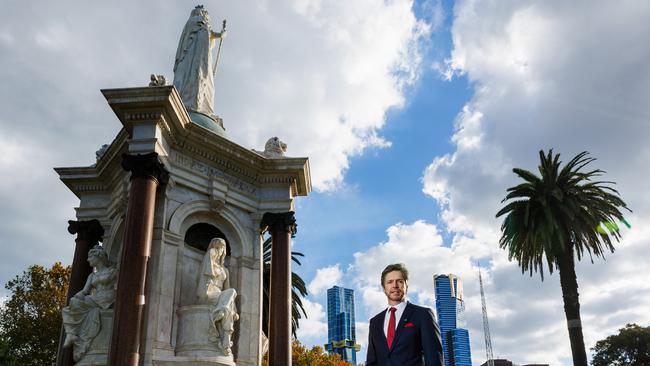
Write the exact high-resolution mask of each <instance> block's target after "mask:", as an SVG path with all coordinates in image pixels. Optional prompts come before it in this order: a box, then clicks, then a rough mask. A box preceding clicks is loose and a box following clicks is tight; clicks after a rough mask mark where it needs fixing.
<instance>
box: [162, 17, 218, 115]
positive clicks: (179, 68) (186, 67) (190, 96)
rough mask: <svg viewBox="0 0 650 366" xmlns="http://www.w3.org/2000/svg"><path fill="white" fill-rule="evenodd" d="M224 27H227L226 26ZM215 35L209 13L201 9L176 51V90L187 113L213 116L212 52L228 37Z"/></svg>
mask: <svg viewBox="0 0 650 366" xmlns="http://www.w3.org/2000/svg"><path fill="white" fill-rule="evenodd" d="M224 24H225V23H224ZM225 35H226V32H225V29H224V30H222V31H221V33H218V32H214V31H212V27H211V25H210V16H209V15H208V11H207V10H205V9H203V5H199V6H197V7H196V8H194V10H192V13H191V14H190V18H189V19H188V20H187V23H185V27H184V28H183V33H182V34H181V39H180V41H179V42H178V49H177V50H176V60H175V62H174V86H175V87H176V90H178V93H179V94H180V96H181V99H182V100H183V104H185V107H186V108H187V109H188V110H192V111H195V112H201V113H204V114H207V115H208V116H212V115H213V114H214V75H213V71H212V52H211V51H212V49H213V48H214V45H215V42H216V40H217V39H222V38H223V37H225Z"/></svg>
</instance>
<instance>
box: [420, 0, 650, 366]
mask: <svg viewBox="0 0 650 366" xmlns="http://www.w3.org/2000/svg"><path fill="white" fill-rule="evenodd" d="M576 14H580V15H579V16H576ZM454 15H455V18H454V23H453V25H452V37H453V50H452V52H451V55H450V58H449V60H448V63H447V65H448V69H447V70H446V71H447V75H463V76H465V77H466V78H467V79H468V80H469V82H470V83H471V85H472V87H473V89H474V95H473V97H472V98H471V100H469V101H468V102H467V104H466V105H465V107H464V109H463V110H462V111H461V112H460V113H459V114H458V116H457V119H456V129H455V133H454V135H453V137H452V138H451V142H452V143H453V144H454V147H455V149H454V150H453V151H452V152H451V153H449V154H447V155H443V156H437V157H434V158H433V160H432V162H431V164H430V165H429V166H428V167H427V168H426V169H425V171H424V175H423V191H424V192H425V193H426V194H428V195H429V196H431V197H432V198H433V199H435V200H436V201H437V202H438V203H439V204H440V207H441V209H442V214H441V219H442V223H443V224H444V226H445V228H446V230H448V231H449V233H450V235H451V237H452V240H453V242H454V244H453V245H456V244H457V243H463V242H474V243H476V244H475V245H476V246H477V247H479V246H483V247H486V248H489V249H487V252H494V250H495V248H496V247H497V243H498V237H499V236H498V235H499V232H498V228H499V225H500V220H497V219H496V218H495V217H494V215H495V213H496V212H497V211H498V209H499V208H500V205H501V203H500V201H501V199H502V198H503V197H504V196H505V194H506V192H505V189H506V188H507V187H510V186H512V185H514V184H516V182H517V180H516V177H515V175H514V174H513V173H512V172H511V170H512V168H513V167H521V168H525V169H528V170H531V171H533V172H536V171H537V170H536V167H537V162H538V159H539V158H538V155H537V153H538V151H539V150H540V149H549V148H554V151H555V152H560V153H561V154H562V157H563V160H564V161H565V162H566V161H568V160H569V159H570V158H571V157H572V156H574V155H575V154H576V153H578V152H580V151H583V150H588V151H590V152H591V153H592V155H593V156H595V157H597V158H598V160H597V161H596V162H595V163H594V164H593V166H594V167H598V168H601V169H604V170H605V171H607V174H606V175H605V176H604V179H606V180H614V181H616V182H617V183H618V184H617V189H619V191H620V192H621V195H622V197H623V199H624V200H625V201H626V202H627V203H628V205H629V206H630V207H631V208H632V209H633V210H634V214H633V215H629V217H628V221H629V222H631V223H632V229H631V230H626V231H625V232H624V240H623V241H622V242H621V243H619V244H618V245H617V247H618V250H617V251H616V253H614V254H610V255H608V256H607V261H606V262H604V261H602V260H599V259H595V263H594V264H591V263H590V262H589V260H588V259H587V260H585V261H583V262H582V263H580V264H578V265H577V272H578V284H579V286H580V294H581V304H582V318H583V324H584V335H585V344H586V347H587V348H590V347H593V345H594V344H595V342H596V341H597V340H598V339H602V338H604V337H606V336H607V335H609V334H613V333H614V332H616V330H617V329H618V328H621V327H623V326H624V325H625V323H628V322H637V323H641V324H647V323H648V322H649V321H650V317H649V316H648V315H647V312H643V311H641V310H640V307H639V306H637V304H640V303H645V304H647V299H648V297H650V290H649V289H648V286H647V281H646V279H645V278H644V276H643V275H642V274H641V273H642V271H639V270H636V269H638V268H641V267H642V266H643V265H645V263H647V261H648V260H649V259H650V257H649V256H648V254H647V253H645V252H641V249H640V248H641V247H643V246H646V247H647V244H648V242H650V232H648V231H647V230H646V229H645V228H643V227H642V225H641V223H642V222H646V221H647V220H648V219H649V218H650V196H648V194H647V184H646V182H645V181H644V180H643V179H639V177H641V176H646V175H648V172H649V169H648V165H647V162H648V161H649V158H650V148H649V147H648V144H647V136H650V124H649V123H648V121H649V120H650V112H649V111H648V109H647V107H646V104H647V100H648V98H649V97H650V65H649V64H648V63H647V61H646V60H647V59H648V58H649V57H650V47H648V46H647V40H646V39H645V38H646V35H647V34H648V33H649V32H650V25H649V24H648V22H647V21H646V19H647V18H648V16H650V4H647V3H640V2H623V3H617V4H613V3H610V2H606V1H598V2H593V1H588V2H587V1H577V2H572V3H570V4H569V3H565V2H558V1H547V2H534V1H512V2H499V3H497V2H489V1H474V0H466V1H460V2H458V3H457V4H456V7H455V9H454ZM453 245H452V247H453ZM517 270H518V269H517V267H516V264H513V263H509V262H508V261H507V260H506V259H504V257H503V255H495V256H492V258H491V268H490V277H489V278H488V280H489V285H488V291H489V292H490V293H491V294H492V297H491V300H490V302H491V303H489V305H492V306H491V307H490V308H491V309H494V310H493V312H492V313H491V315H492V322H491V324H490V325H491V327H492V340H493V346H494V349H495V354H500V355H502V356H505V357H507V358H509V359H511V360H513V361H514V362H518V363H526V362H541V363H550V364H554V365H569V364H570V362H571V361H570V359H571V354H570V349H569V341H568V334H567V331H566V323H565V318H564V313H563V307H562V299H561V293H560V290H559V283H558V279H557V275H554V276H552V277H549V278H548V279H546V280H545V281H544V282H543V283H541V282H540V281H539V278H538V277H533V278H529V277H528V275H524V276H521V275H518V274H516V272H517ZM623 278H624V279H625V280H622V279H623ZM623 298H625V299H630V298H634V300H626V301H620V299H623ZM469 320H470V328H471V327H472V319H471V318H470V319H469ZM477 321H478V320H476V319H475V322H474V326H475V327H476V326H477V324H478V323H477ZM473 344H475V343H473ZM483 351H484V348H483V346H482V345H481V344H480V343H477V348H475V349H473V357H474V362H477V363H482V362H483V361H484V356H481V354H483Z"/></svg>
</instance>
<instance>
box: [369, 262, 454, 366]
mask: <svg viewBox="0 0 650 366" xmlns="http://www.w3.org/2000/svg"><path fill="white" fill-rule="evenodd" d="M381 285H382V287H383V288H384V293H385V294H386V298H387V299H388V308H387V309H386V310H383V311H382V312H380V313H379V314H377V315H375V316H374V317H373V318H372V319H370V330H369V333H370V334H369V336H368V355H367V356H366V366H423V365H426V366H442V364H443V360H442V344H441V343H440V330H439V329H438V324H437V323H436V320H435V318H434V317H433V313H432V312H431V309H429V308H425V307H422V306H417V305H414V304H411V303H409V302H407V301H406V292H407V290H408V270H407V269H406V267H405V266H404V265H403V264H401V263H397V264H391V265H388V267H386V268H385V269H384V271H383V272H382V273H381Z"/></svg>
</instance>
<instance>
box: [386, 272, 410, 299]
mask: <svg viewBox="0 0 650 366" xmlns="http://www.w3.org/2000/svg"><path fill="white" fill-rule="evenodd" d="M407 290H408V284H407V283H406V280H404V276H402V272H400V271H392V272H388V273H386V277H384V293H385V294H386V297H387V298H388V303H389V304H390V305H396V304H398V303H400V302H402V300H403V299H404V297H405V296H406V291H407Z"/></svg>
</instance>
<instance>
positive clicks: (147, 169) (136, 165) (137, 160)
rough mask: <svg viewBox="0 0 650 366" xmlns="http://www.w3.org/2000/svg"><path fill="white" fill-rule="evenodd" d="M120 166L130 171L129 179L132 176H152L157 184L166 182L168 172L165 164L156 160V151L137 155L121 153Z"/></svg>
mask: <svg viewBox="0 0 650 366" xmlns="http://www.w3.org/2000/svg"><path fill="white" fill-rule="evenodd" d="M122 168H124V170H126V171H128V172H131V179H132V180H133V179H134V178H153V179H155V180H156V181H157V182H158V183H159V184H165V183H167V180H168V179H169V172H168V171H167V170H166V169H165V166H164V165H163V164H162V163H161V162H160V161H158V153H155V152H152V153H148V154H142V155H140V154H138V155H129V154H123V155H122Z"/></svg>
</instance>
